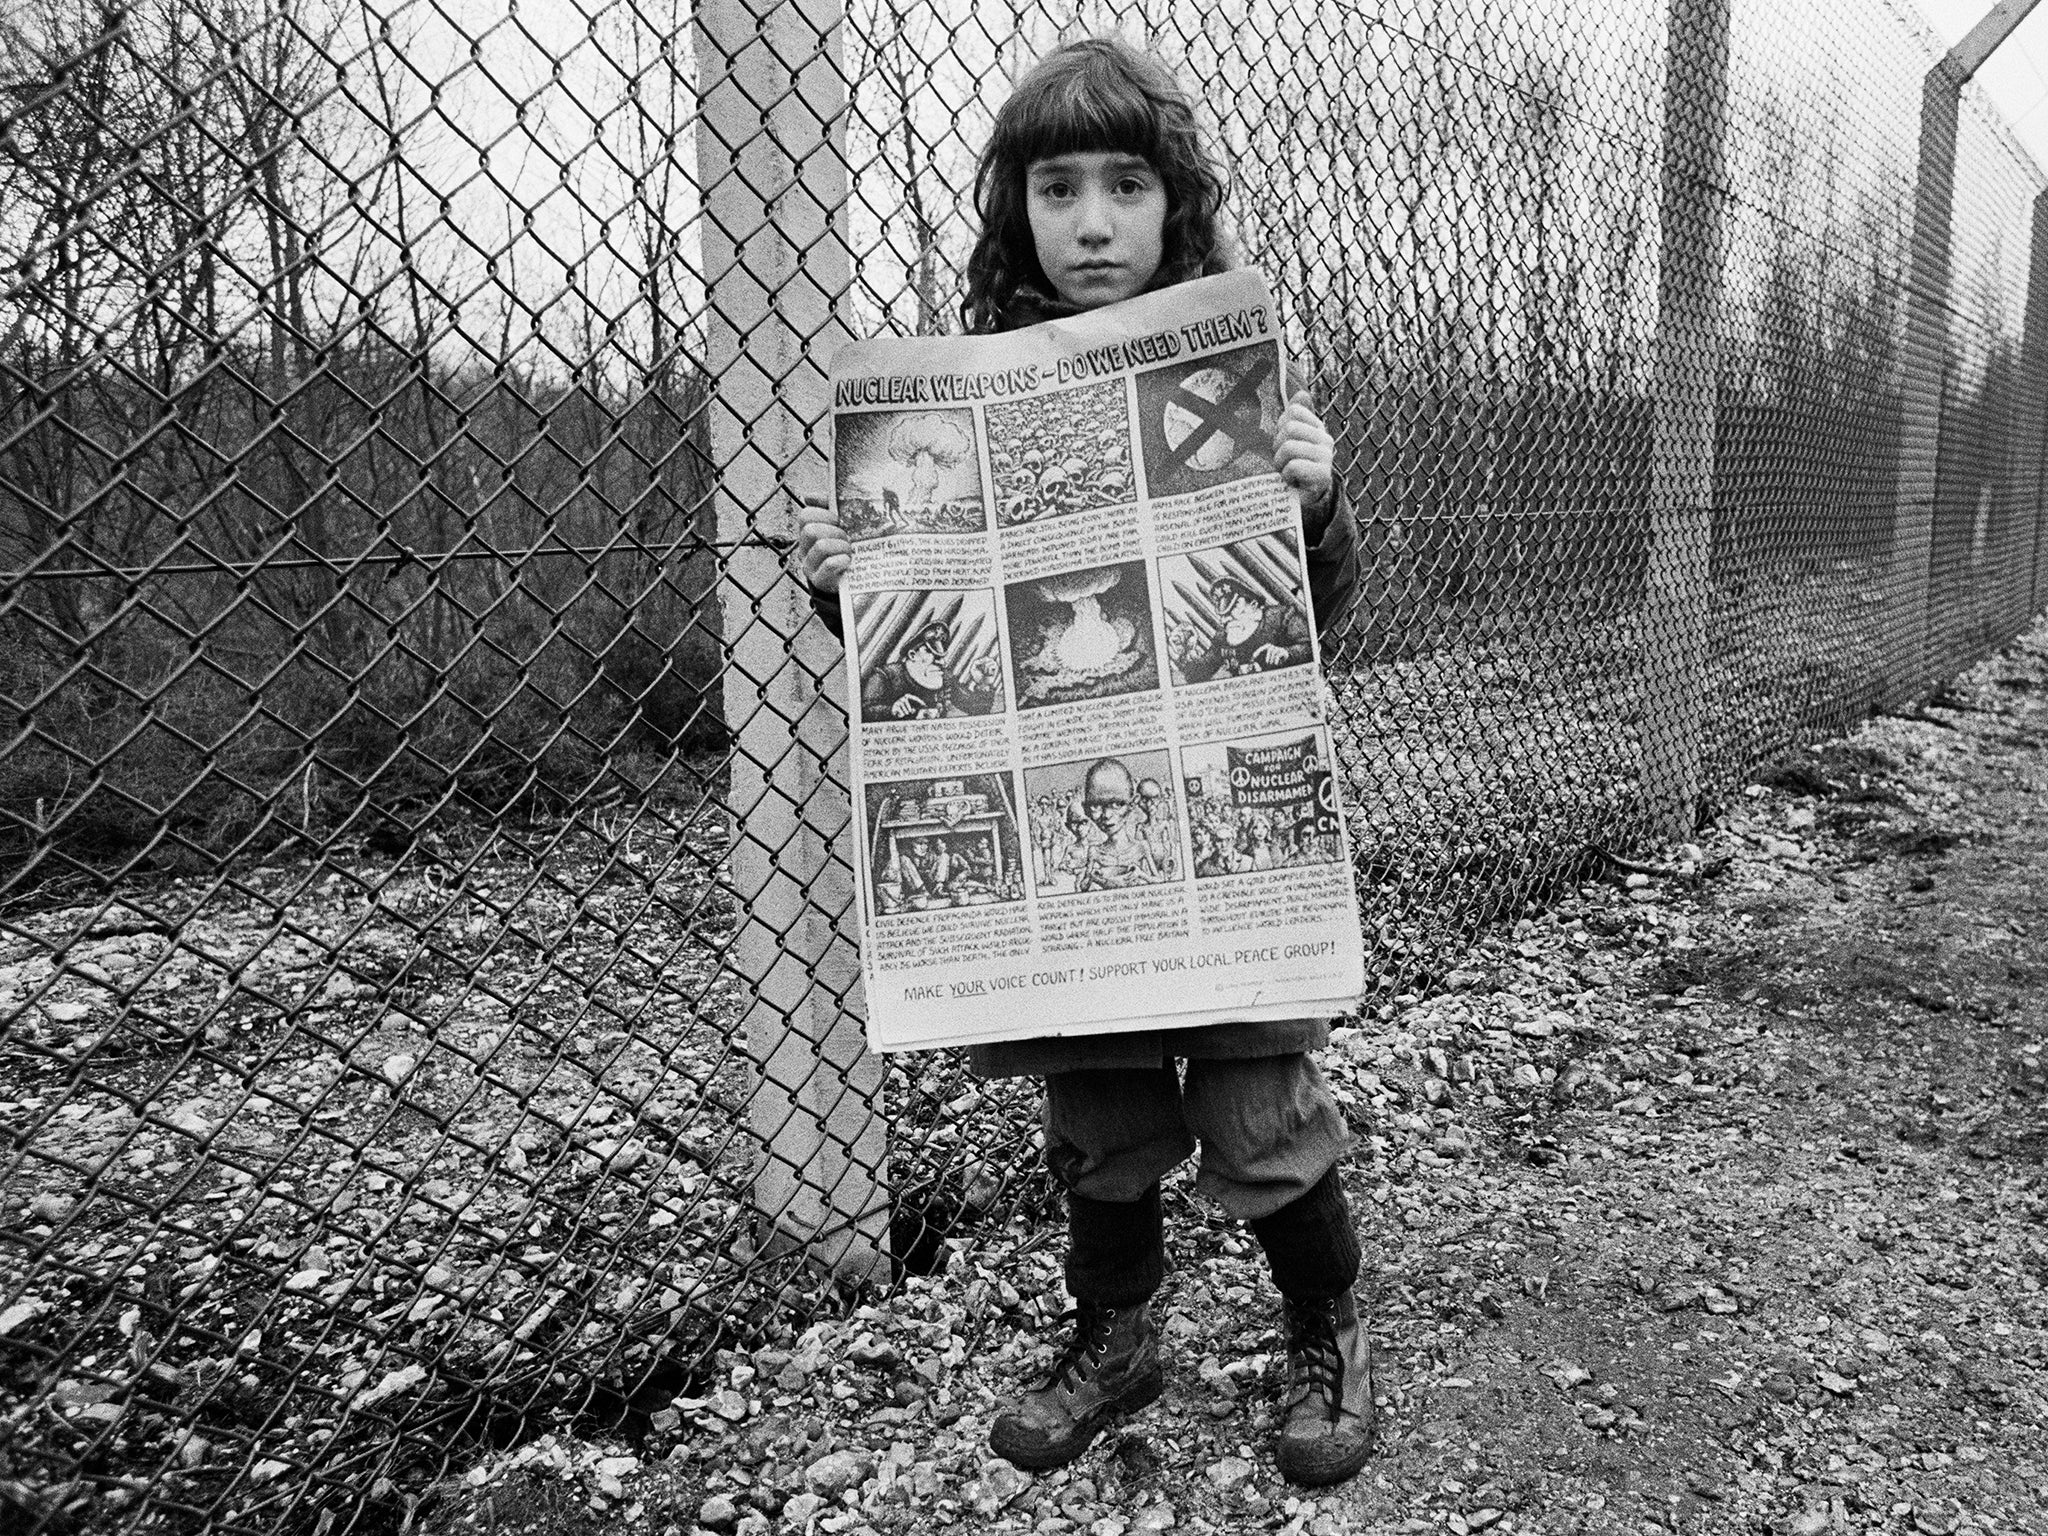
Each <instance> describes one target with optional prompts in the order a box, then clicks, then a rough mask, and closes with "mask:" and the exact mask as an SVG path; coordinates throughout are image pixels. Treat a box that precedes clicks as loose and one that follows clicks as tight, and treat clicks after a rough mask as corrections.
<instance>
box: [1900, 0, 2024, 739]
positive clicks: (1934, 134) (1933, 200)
mask: <svg viewBox="0 0 2048 1536" xmlns="http://www.w3.org/2000/svg"><path fill="white" fill-rule="evenodd" d="M2040 3H2041V0H1996V3H1995V4H1993V5H1992V6H1991V7H1990V8H1989V9H1987V10H1986V11H1985V12H1984V15H1983V17H1982V18H1981V19H1980V20H1979V21H1978V22H1977V24H1976V25H1975V26H1974V27H1972V28H1971V29H1970V30H1969V32H1968V33H1967V34H1966V35H1965V36H1964V38H1963V40H1962V41H1961V42H1959V43H1957V44H1956V45H1955V47H1953V48H1951V49H1950V50H1949V51H1948V52H1947V53H1946V54H1945V55H1943V56H1942V57H1941V58H1940V59H1939V60H1937V61H1936V62H1935V65H1934V67H1933V68H1932V69H1930V70H1928V72H1927V78H1926V79H1925V80H1924V81H1923V82H1922V83H1921V86H1920V157H1919V164H1918V167H1917V169H1916V171H1915V175H1914V182H1913V243H1912V247H1911V249H1910V250H1909V251H1908V253H1907V265H1906V326H1905V342H1904V347H1903V351H1902V355H1901V357H1900V359H1899V364H1900V366H1899V468H1898V494H1897V497H1896V499H1895V506H1894V510H1893V520H1892V541H1891V555H1890V559H1889V560H1888V562H1887V567H1886V571H1885V634H1884V676H1883V680H1882V683H1881V685H1880V691H1879V696H1878V701H1877V702H1878V704H1879V706H1880V707H1883V708H1889V709H1896V708H1898V707H1899V706H1901V705H1903V704H1910V703H1912V702H1913V701H1914V700H1916V699H1918V698H1919V697H1920V696H1921V695H1922V694H1923V693H1925V692H1926V691H1927V688H1928V685H1929V684H1930V683H1931V682H1932V680H1933V674H1932V670H1931V668H1932V664H1933V661H1934V658H1933V657H1932V656H1931V655H1930V654H1929V634H1928V613H1929V605H1930V602H1931V599H1932V594H1931V592H1930V590H1929V586H1930V582H1931V580H1932V577H1933V556H1934V497H1935V488H1936V487H1935V479H1936V471H1937V468H1938V465H1939V463H1940V458H1941V410H1942V399H1943V394H1944V392H1945V390H1946V388H1947V385H1948V341H1949V333H1948V312H1949V307H1950V304H1951V303H1952V295H1951V292H1950V288H1951V280H1952V274H1951V267H1952V265H1953V263H1952V257H1951V253H1952V250H1953V241H1954V236H1953V232H1952V226H1953V222H1954V216H1955V198H1956V131H1957V128H1958V126H1959V124H1960V119H1961V115H1962V99H1963V87H1964V86H1965V85H1968V84H1969V83H1970V78H1971V77H1972V76H1973V75H1975V74H1976V73H1977V71H1978V70H1979V69H1981V68H1983V66H1984V61H1985V60H1986V59H1988V58H1990V57H1991V55H1992V54H1993V53H1995V52H1996V51H1997V50H1998V48H1999V46H2000V45H2001V44H2002V43H2004V41H2005V40H2006V39H2007V38H2008V37H2010V36H2012V31H2013V28H2015V27H2017V26H2018V25H2019V24H2020V23H2021V22H2022V21H2024V20H2026V18H2027V16H2028V14H2029V13H2030V12H2032V11H2033V9H2034V7H2035V6H2037V5H2039V4H2040ZM2037 249H2038V247H2037Z"/></svg>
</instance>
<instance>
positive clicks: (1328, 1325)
mask: <svg viewBox="0 0 2048 1536" xmlns="http://www.w3.org/2000/svg"><path fill="white" fill-rule="evenodd" d="M1372 1437H1373V1405H1372V1340H1371V1339H1370V1338H1369V1337H1368V1336H1367V1334H1366V1331H1365V1329H1364V1327H1363V1326H1361V1325H1360V1323H1359V1321H1358V1304H1357V1302H1355V1301H1354V1300H1353V1299H1352V1297H1351V1293H1350V1292H1349V1291H1346V1292H1344V1293H1342V1294H1341V1295H1339V1296H1336V1297H1334V1298H1333V1299H1331V1300H1328V1301H1295V1300H1293V1299H1291V1298H1290V1299H1289V1300H1288V1301H1287V1422H1286V1423H1285V1424H1284V1425H1283V1426H1282V1427H1281V1430H1280V1440H1279V1444H1278V1446H1277V1452H1276V1459H1277V1460H1278V1461H1279V1463H1280V1474H1281V1476H1283V1477H1285V1478H1286V1479H1287V1480H1288V1481H1289V1482H1294V1483H1301V1484H1304V1485H1306V1486H1308V1487H1311V1488H1319V1487H1322V1486H1324V1485H1325V1484H1328V1483H1341V1482H1343V1481H1344V1480H1345V1479H1346V1478H1348V1477H1350V1476H1351V1475H1352V1474H1353V1473H1355V1472H1357V1471H1358V1469H1359V1468H1360V1467H1362V1466H1364V1465H1365V1462H1366V1458H1367V1457H1369V1456H1370V1455H1372Z"/></svg>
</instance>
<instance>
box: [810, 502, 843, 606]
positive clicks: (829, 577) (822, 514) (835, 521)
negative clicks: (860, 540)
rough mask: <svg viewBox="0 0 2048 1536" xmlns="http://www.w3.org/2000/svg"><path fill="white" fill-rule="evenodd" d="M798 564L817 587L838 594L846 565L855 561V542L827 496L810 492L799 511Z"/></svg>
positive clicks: (812, 585)
mask: <svg viewBox="0 0 2048 1536" xmlns="http://www.w3.org/2000/svg"><path fill="white" fill-rule="evenodd" d="M796 558H797V568H798V569H799V570H800V571H802V572H803V577H804V580H805V582H806V583H808V584H809V585H810V586H811V587H812V588H813V589H814V590H816V591H819V592H826V593H831V594H834V595H837V593H838V591H839V583H840V581H841V579H843V578H844V577H845V575H846V569H847V567H848V566H850V565H852V564H853V546H852V545H851V544H849V543H847V541H846V535H845V534H844V533H843V532H841V531H840V527H839V514H838V513H836V512H834V511H833V510H832V504H831V502H829V501H827V500H826V499H825V498H824V497H823V496H813V495H807V496H805V497H804V502H803V507H802V509H801V510H800V511H799V512H798V513H797V523H796Z"/></svg>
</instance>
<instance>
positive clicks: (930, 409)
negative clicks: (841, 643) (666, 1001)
mask: <svg viewBox="0 0 2048 1536" xmlns="http://www.w3.org/2000/svg"><path fill="white" fill-rule="evenodd" d="M1285 380H1286V371H1285V358H1284V355H1283V351H1282V344H1281V337H1280V330H1279V326H1278V324H1277V321H1276V317H1275V311H1274V307H1273V302H1272V298H1271V295H1270V293H1269V292H1268V289H1267V287H1266V283H1265V280H1264V279H1263V278H1262V277H1260V276H1259V275H1258V274H1257V273H1255V272H1232V273H1227V274H1224V275H1223V276H1220V277H1213V278H1205V279H1202V280H1200V281H1198V282H1193V283H1185V284H1182V285H1180V286H1178V287H1175V288H1172V289H1170V290H1167V291H1165V292H1162V293H1158V294H1152V295H1147V296H1144V297H1140V298H1137V299H1133V300H1130V301H1128V302H1126V303H1123V304H1117V305H1112V306H1110V307H1108V308H1106V309H1101V310H1096V311H1093V312H1091V313H1088V314H1085V315H1080V316H1076V317H1074V318H1072V319H1067V320H1058V321H1053V322H1049V323H1047V324H1044V325H1038V326H1033V327H1031V328H1029V329H1027V330H1021V331H1012V332H1008V333H1005V334H1003V335H999V336H975V337H944V338H936V339H931V338H927V339H917V340H908V339H883V340H875V341H866V342H857V343H853V344H850V345H848V346H846V347H844V348H842V349H841V350H840V352H839V353H838V355H837V356H836V357H835V358H834V359H833V363H832V400H833V414H832V444H833V447H832V464H833V467H832V493H833V500H834V504H835V506H836V507H837V510H838V514H839V518H840V522H841V524H842V526H843V527H844V529H845V531H846V533H847V536H848V537H849V539H850V540H851V541H852V543H853V547H854V557H853V563H852V569H851V571H850V572H849V573H848V575H847V578H846V580H845V583H844V585H843V586H842V588H841V604H842V611H843V613H844V615H845V618H846V626H845V627H846V643H847V659H848V671H849V682H850V688H849V708H850V712H851V714H852V716H853V722H854V724H853V747H852V767H853V782H854V822H855V829H856V833H857V836H858V839H859V854H858V857H857V859H856V861H855V863H856V870H857V882H856V883H857V888H858V892H859V901H860V917H861V963H862V968H863V973H864V980H865V983H866V994H867V1008H868V1033H869V1038H870V1040H871V1042H872V1043H873V1044H874V1046H875V1047H876V1048H877V1049H879V1050H885V1051H891V1050H913V1049H921V1048H926V1047H936V1046H944V1045H959V1044H966V1043H972V1042H976V1041H994V1040H1008V1039H1022V1038H1029V1037H1034V1036H1043V1035H1067V1034H1089V1033H1101V1032H1106V1031H1114V1030H1124V1029H1159V1028H1168V1027H1179V1026H1184V1025H1192V1024H1203V1023H1214V1022H1219V1021H1223V1020H1230V1019H1247V1020H1252V1019H1273V1018H1289V1017H1297V1016H1306V1015H1315V1014H1322V1013H1336V1012H1342V1011H1344V1010H1346V1009H1348V1008H1349V1007H1350V1006H1351V1005H1352V1003H1353V1001H1354V1000H1355V999H1356V996H1357V994H1358V991H1359V988H1360V986H1361V984H1362V980H1363V977H1362V967H1363V942H1362V935H1361V932H1360V928H1359V922H1358V915H1357V908H1356V905H1355V903H1354V900H1353V896H1352V886H1351V874H1350V868H1351V865H1350V849H1349V846H1348V839H1347V831H1346V827H1345V821H1344V817H1343V814H1342V812H1341V809H1340V807H1339V804H1338V796H1337V778H1338V776H1337V774H1336V771H1335V769H1336V764H1335V762H1334V759H1333V756H1332V750H1331V740H1330V731H1329V726H1328V722H1327V719H1326V716H1325V704H1324V700H1325V692H1324V689H1323V687H1322V685H1321V680H1320V674H1319V671H1318V667H1319V656H1318V651H1317V644H1316V635H1315V621H1314V615H1313V613H1312V612H1311V609H1310V598H1309V585H1308V564H1307V555H1308V552H1307V551H1306V550H1305V549H1304V548H1303V547H1302V537H1303V535H1302V527H1301V516H1300V511H1299V507H1298V505H1297V502H1296V498H1295V496H1294V493H1293V492H1292V491H1291V490H1289V489H1288V487H1287V486H1286V485H1285V484H1284V483H1283V482H1282V481H1281V479H1280V477H1279V475H1278V474H1277V473H1276V472H1275V471H1274V468H1273V436H1274V432H1275V429H1276V427H1277V425H1278V422H1279V417H1280V412H1281V409H1282V406H1283V403H1284V399H1285Z"/></svg>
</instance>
